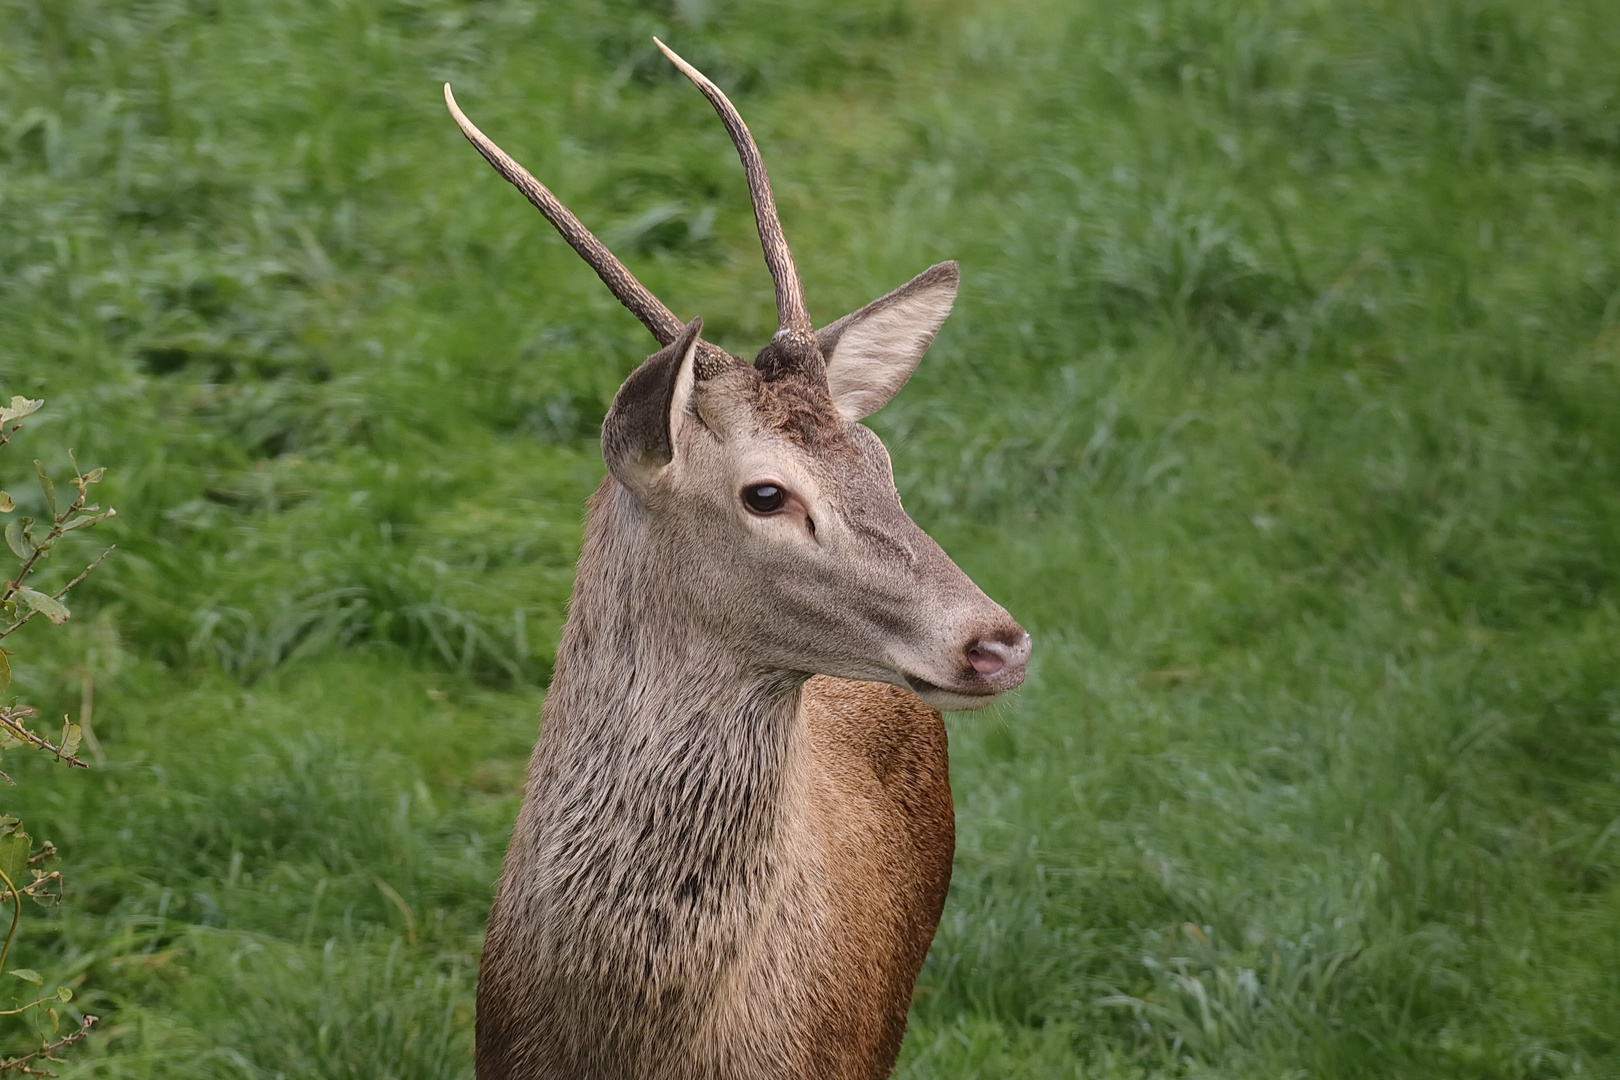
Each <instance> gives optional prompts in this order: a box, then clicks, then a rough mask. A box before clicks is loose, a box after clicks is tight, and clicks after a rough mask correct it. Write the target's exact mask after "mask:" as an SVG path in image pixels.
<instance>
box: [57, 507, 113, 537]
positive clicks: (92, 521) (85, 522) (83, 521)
mask: <svg viewBox="0 0 1620 1080" xmlns="http://www.w3.org/2000/svg"><path fill="white" fill-rule="evenodd" d="M117 516H118V511H116V510H103V511H102V512H101V513H99V514H94V515H91V516H90V517H80V518H74V519H73V520H72V521H70V522H68V523H67V524H66V525H64V526H63V527H62V531H63V532H65V533H69V532H72V531H73V530H74V529H88V528H89V527H90V526H92V525H100V524H101V523H102V522H103V521H106V520H107V519H108V518H110V517H117Z"/></svg>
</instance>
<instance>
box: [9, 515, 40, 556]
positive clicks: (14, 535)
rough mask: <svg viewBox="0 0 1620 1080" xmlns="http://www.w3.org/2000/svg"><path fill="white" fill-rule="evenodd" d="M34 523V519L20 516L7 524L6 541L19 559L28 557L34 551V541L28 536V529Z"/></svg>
mask: <svg viewBox="0 0 1620 1080" xmlns="http://www.w3.org/2000/svg"><path fill="white" fill-rule="evenodd" d="M32 524H33V520H32V519H30V518H20V519H18V520H17V521H13V522H11V523H10V524H8V525H7V526H6V543H7V544H8V545H9V546H10V547H11V550H12V553H13V554H15V555H16V556H17V558H19V559H27V558H28V557H29V556H31V555H33V553H34V542H33V541H32V540H30V539H29V538H28V533H27V531H26V530H27V529H28V526H30V525H32Z"/></svg>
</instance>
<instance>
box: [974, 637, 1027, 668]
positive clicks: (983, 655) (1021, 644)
mask: <svg viewBox="0 0 1620 1080" xmlns="http://www.w3.org/2000/svg"><path fill="white" fill-rule="evenodd" d="M1029 646H1030V641H1029V635H1028V634H1021V635H1020V636H1019V639H1018V640H1017V641H1016V642H1014V643H1013V644H1011V645H1009V644H1007V643H1006V642H1004V641H997V640H996V639H995V638H980V639H979V640H978V641H975V642H974V643H973V644H972V645H969V646H968V648H967V662H968V663H969V664H971V665H972V666H973V670H974V671H976V672H978V673H979V674H980V675H983V676H984V677H985V678H991V677H993V676H996V675H1001V674H1002V673H1004V672H1005V673H1006V674H1007V675H1008V676H1013V677H1016V678H1022V672H1023V669H1024V666H1025V665H1026V664H1028V663H1029Z"/></svg>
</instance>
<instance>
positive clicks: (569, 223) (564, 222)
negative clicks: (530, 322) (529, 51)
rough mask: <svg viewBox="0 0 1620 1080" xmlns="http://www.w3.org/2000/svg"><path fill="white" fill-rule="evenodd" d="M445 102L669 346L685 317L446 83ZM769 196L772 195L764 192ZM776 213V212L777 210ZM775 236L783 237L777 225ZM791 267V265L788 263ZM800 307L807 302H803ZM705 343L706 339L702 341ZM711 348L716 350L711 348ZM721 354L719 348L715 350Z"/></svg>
mask: <svg viewBox="0 0 1620 1080" xmlns="http://www.w3.org/2000/svg"><path fill="white" fill-rule="evenodd" d="M444 103H445V104H446V105H448V106H449V107H450V115H451V116H453V117H455V118H456V124H457V125H459V126H460V128H461V133H462V134H463V135H465V136H467V141H468V142H470V143H472V144H473V146H474V147H475V148H477V150H478V152H479V153H480V154H483V155H484V160H485V161H488V162H489V163H490V164H491V165H493V166H494V167H495V171H496V172H498V173H500V174H501V175H502V176H504V177H505V178H506V179H507V181H508V182H509V183H511V185H512V186H513V187H515V188H517V189H518V190H519V191H521V192H523V194H524V195H525V196H526V197H527V198H528V200H529V201H530V202H531V203H533V204H534V205H535V208H536V209H538V210H539V211H540V212H541V213H542V214H544V215H545V216H546V220H547V221H549V222H551V224H552V225H553V226H555V227H556V229H557V231H558V232H559V233H561V234H562V238H563V239H564V240H566V241H568V244H569V246H570V247H572V248H573V249H574V250H575V251H577V252H579V256H580V258H582V259H584V260H585V261H586V263H588V264H589V265H590V268H591V269H592V270H595V271H596V276H597V277H599V278H601V279H602V282H603V284H605V285H606V286H607V287H608V288H609V289H611V290H612V292H613V295H614V296H616V297H618V298H619V303H621V304H623V305H624V306H625V307H627V308H629V309H630V313H631V314H632V315H634V316H635V317H636V318H638V319H640V320H641V325H643V326H645V327H646V328H647V329H648V330H650V331H652V336H653V337H655V338H657V339H658V344H660V345H668V344H669V343H670V342H672V341H674V340H675V339H676V338H677V337H679V336H680V334H681V331H682V330H683V329H685V327H684V326H683V325H682V323H681V320H679V319H677V318H676V317H675V315H674V313H673V312H671V311H670V310H669V308H667V307H665V306H664V305H663V302H662V301H660V300H659V299H658V297H656V296H654V295H653V294H652V293H650V292H648V291H647V288H646V286H644V285H642V284H641V282H639V281H637V280H636V278H635V275H634V274H632V273H630V271H628V270H626V269H625V268H624V264H623V263H621V262H620V261H619V260H618V259H617V258H615V257H614V255H613V252H611V251H609V250H608V249H607V247H606V245H604V244H603V243H602V241H600V240H598V239H597V238H596V237H595V236H592V235H591V231H590V230H589V229H587V228H586V227H585V226H584V225H581V224H580V221H579V218H577V217H575V216H574V215H573V214H572V213H570V212H569V210H568V207H566V206H564V205H563V204H562V203H560V202H558V201H557V196H555V195H553V194H552V193H551V191H550V189H549V188H547V187H546V185H544V184H542V183H541V182H540V181H538V180H536V179H535V178H534V177H533V176H532V175H531V174H530V173H529V170H527V169H525V168H524V167H523V166H521V165H519V164H518V163H517V162H515V161H513V160H512V159H511V158H510V157H508V156H507V155H506V152H505V151H503V150H502V149H501V148H500V147H498V146H496V145H495V144H494V143H493V142H491V141H490V140H489V136H487V135H485V134H484V133H483V132H482V131H479V130H478V128H476V127H475V126H473V122H472V121H471V120H468V119H467V117H466V114H464V113H463V112H462V111H461V109H460V108H459V107H458V106H457V105H456V99H455V96H454V95H453V94H451V93H450V84H449V83H445V84H444ZM766 197H767V198H769V193H768V192H767V195H766ZM773 213H774V211H773ZM777 235H778V236H780V235H781V230H780V229H778V231H777ZM789 265H790V267H791V264H789ZM800 303H801V309H802V304H803V302H802V301H801V302H800ZM704 344H705V345H707V343H706V342H705V343H704ZM709 349H713V347H712V346H710V347H709ZM705 351H708V350H705ZM713 351H715V352H718V351H719V350H713Z"/></svg>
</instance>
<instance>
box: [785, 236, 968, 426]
mask: <svg viewBox="0 0 1620 1080" xmlns="http://www.w3.org/2000/svg"><path fill="white" fill-rule="evenodd" d="M960 278H961V272H960V270H958V268H957V265H956V263H954V262H942V263H940V264H939V265H937V266H930V267H929V268H928V269H927V270H924V271H923V272H922V273H920V274H918V275H917V276H916V277H914V278H912V279H911V280H910V281H908V282H906V283H905V284H904V285H902V286H900V287H899V288H898V289H896V290H894V292H892V293H890V294H889V295H887V296H883V297H879V298H878V299H876V300H874V301H872V302H871V303H870V304H867V305H866V306H865V307H863V308H861V309H860V310H859V311H856V312H852V313H850V314H848V315H845V316H844V317H843V318H842V319H839V320H838V321H837V322H835V323H833V324H832V325H831V326H829V327H827V328H825V329H823V330H819V331H817V332H816V344H818V345H820V346H821V355H822V356H823V357H825V358H826V360H827V389H828V390H829V391H830V392H831V393H832V399H833V404H834V405H836V406H838V411H839V412H840V413H841V414H842V415H843V417H844V419H846V420H860V419H862V418H863V417H867V416H870V415H872V414H873V413H875V412H877V411H878V410H879V409H881V408H883V406H885V405H887V404H888V403H889V399H890V398H892V397H894V395H895V394H897V393H899V392H900V388H901V387H902V386H904V385H906V380H907V379H909V378H911V373H912V372H913V371H915V370H916V368H917V362H918V361H919V360H921V359H922V356H923V353H925V352H927V351H928V346H929V345H931V344H933V341H934V335H935V334H937V333H939V328H940V327H941V326H942V325H944V322H945V316H947V315H949V314H950V313H951V304H952V303H953V302H954V301H955V300H956V285H957V282H958V280H960Z"/></svg>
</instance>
